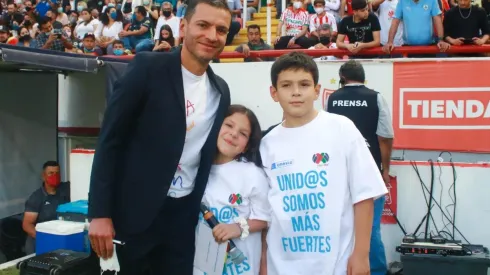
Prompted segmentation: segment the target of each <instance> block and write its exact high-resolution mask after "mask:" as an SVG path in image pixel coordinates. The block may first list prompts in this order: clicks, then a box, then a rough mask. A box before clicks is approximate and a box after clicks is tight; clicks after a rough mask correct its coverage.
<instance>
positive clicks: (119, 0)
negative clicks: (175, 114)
mask: <svg viewBox="0 0 490 275" xmlns="http://www.w3.org/2000/svg"><path fill="white" fill-rule="evenodd" d="M164 1H165V2H164ZM186 1H187V0H170V2H167V0H87V1H85V0H8V1H7V2H5V1H4V0H1V1H0V14H1V15H0V20H1V22H0V43H8V44H11V45H17V46H21V47H30V48H37V49H46V50H53V51H63V52H71V53H79V54H87V55H96V56H101V55H131V54H135V53H137V52H140V51H170V50H173V49H175V48H176V47H179V45H180V43H181V39H180V37H179V23H180V20H181V18H182V17H183V16H184V14H185V10H186V5H187V4H186ZM242 1H243V0H228V5H229V7H230V10H231V11H232V14H233V18H232V22H231V26H230V30H229V33H228V38H227V41H226V44H227V45H231V44H232V43H233V39H234V38H235V37H237V35H238V33H239V31H240V28H241V27H242V26H241V25H242V24H243V20H242V18H241V17H242V16H243V6H242ZM479 1H480V2H471V0H368V1H366V0H291V1H288V2H289V3H288V4H289V6H288V7H287V8H286V9H284V11H283V12H280V11H281V10H282V8H281V5H282V4H281V2H282V1H281V0H277V1H276V3H275V4H276V8H277V11H278V12H277V17H278V18H279V24H278V26H277V28H276V29H277V31H275V30H274V33H272V37H273V39H272V45H268V44H267V43H266V42H265V41H264V40H263V39H262V37H263V34H264V32H265V30H264V29H262V30H261V27H260V26H259V25H257V24H253V23H254V22H253V21H252V22H251V25H250V24H248V26H247V38H248V42H247V43H243V44H242V45H236V46H237V47H236V49H235V51H238V52H242V53H244V55H245V57H246V58H245V61H257V60H262V59H254V58H250V57H249V53H250V51H258V50H266V49H295V48H303V49H328V48H340V49H346V50H348V51H350V52H351V53H353V54H355V58H366V57H367V58H373V56H366V55H363V54H362V50H363V49H368V48H373V47H379V46H382V47H383V51H384V52H385V53H386V56H387V57H390V56H391V57H396V56H394V55H390V54H391V51H392V50H393V48H394V47H399V46H407V45H410V46H414V45H437V46H438V47H439V49H440V51H441V54H439V55H437V56H446V55H445V54H444V52H445V51H446V50H447V49H449V48H450V46H451V45H463V44H473V45H480V46H483V45H485V44H487V43H489V34H490V29H489V22H488V14H489V13H490V0H479ZM260 6H261V3H259V0H247V9H246V13H245V14H246V17H247V20H254V14H256V13H257V12H258V11H259V8H260ZM235 44H236V43H235ZM480 55H481V54H480ZM427 56H428V57H430V55H424V56H422V57H427ZM433 56H435V55H433ZM458 56H461V55H458ZM465 56H468V54H466V55H465ZM471 56H478V54H471ZM381 57H383V56H381ZM416 57H421V56H416ZM337 58H346V57H335V56H327V57H321V58H320V59H323V60H331V59H337Z"/></svg>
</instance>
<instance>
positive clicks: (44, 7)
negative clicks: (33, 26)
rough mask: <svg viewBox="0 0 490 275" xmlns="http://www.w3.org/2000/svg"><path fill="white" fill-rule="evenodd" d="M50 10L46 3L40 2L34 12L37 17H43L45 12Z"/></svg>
mask: <svg viewBox="0 0 490 275" xmlns="http://www.w3.org/2000/svg"><path fill="white" fill-rule="evenodd" d="M50 8H51V6H50V5H49V2H48V1H41V2H39V3H37V5H36V10H37V12H38V13H39V16H45V15H46V12H47V11H48V10H49V9H50Z"/></svg>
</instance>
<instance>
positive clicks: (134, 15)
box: [131, 13, 136, 21]
mask: <svg viewBox="0 0 490 275" xmlns="http://www.w3.org/2000/svg"><path fill="white" fill-rule="evenodd" d="M131 19H132V20H133V21H136V13H133V16H132V17H131Z"/></svg>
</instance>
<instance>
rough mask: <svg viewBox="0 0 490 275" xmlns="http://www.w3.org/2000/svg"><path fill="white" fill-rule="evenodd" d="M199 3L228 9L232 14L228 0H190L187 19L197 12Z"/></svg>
mask: <svg viewBox="0 0 490 275" xmlns="http://www.w3.org/2000/svg"><path fill="white" fill-rule="evenodd" d="M199 4H206V5H209V6H211V7H214V8H217V9H221V10H226V11H228V12H229V13H230V15H231V11H230V8H229V7H228V2H226V0H190V1H188V5H187V9H186V11H185V15H184V18H185V19H186V20H188V21H189V20H191V18H192V16H193V15H194V13H196V8H197V6H198V5H199Z"/></svg>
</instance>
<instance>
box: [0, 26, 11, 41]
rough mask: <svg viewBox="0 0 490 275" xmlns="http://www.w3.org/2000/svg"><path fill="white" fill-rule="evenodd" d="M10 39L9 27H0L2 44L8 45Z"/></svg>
mask: <svg viewBox="0 0 490 275" xmlns="http://www.w3.org/2000/svg"><path fill="white" fill-rule="evenodd" d="M9 37H10V30H9V28H8V26H7V25H0V44H7V42H8V40H9Z"/></svg>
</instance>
